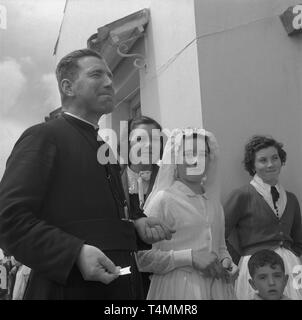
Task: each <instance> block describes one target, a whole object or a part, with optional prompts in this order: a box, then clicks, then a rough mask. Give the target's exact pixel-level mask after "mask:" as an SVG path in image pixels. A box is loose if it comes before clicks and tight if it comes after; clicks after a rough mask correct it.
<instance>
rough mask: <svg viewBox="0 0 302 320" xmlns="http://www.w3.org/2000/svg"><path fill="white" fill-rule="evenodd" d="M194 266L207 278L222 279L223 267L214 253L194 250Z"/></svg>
mask: <svg viewBox="0 0 302 320" xmlns="http://www.w3.org/2000/svg"><path fill="white" fill-rule="evenodd" d="M192 265H193V268H195V269H197V270H199V271H201V272H202V274H203V275H204V276H205V277H210V278H220V277H221V276H222V273H223V269H222V265H221V263H220V262H219V260H218V257H217V255H216V254H215V253H214V252H208V251H205V250H192Z"/></svg>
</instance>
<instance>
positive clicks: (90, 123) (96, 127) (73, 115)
mask: <svg viewBox="0 0 302 320" xmlns="http://www.w3.org/2000/svg"><path fill="white" fill-rule="evenodd" d="M64 113H65V114H67V115H69V116H71V117H73V118H76V119H78V120H80V121H83V122H85V123H87V124H89V125H91V126H92V127H93V129H94V130H98V129H99V126H98V125H95V124H94V123H92V122H90V121H87V120H85V119H83V118H81V117H79V116H76V115H75V114H72V113H70V112H67V111H64Z"/></svg>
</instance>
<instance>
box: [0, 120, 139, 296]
mask: <svg viewBox="0 0 302 320" xmlns="http://www.w3.org/2000/svg"><path fill="white" fill-rule="evenodd" d="M98 146H99V143H98V142H97V140H96V133H95V130H94V128H93V127H92V126H91V125H89V124H87V123H85V122H83V121H81V120H78V119H76V118H74V117H71V116H69V115H66V114H63V116H61V117H60V118H58V119H54V120H51V121H49V122H46V123H42V124H39V125H36V126H33V127H31V128H29V129H27V130H26V131H25V132H24V133H23V134H22V136H21V137H20V138H19V140H18V141H17V143H16V145H15V146H14V149H13V151H12V153H11V155H10V157H9V159H8V161H7V167H6V170H5V173H4V176H3V179H2V181H1V183H0V248H1V247H2V248H4V249H5V250H7V251H9V252H10V254H12V255H14V256H15V258H16V259H17V260H19V261H20V262H22V263H23V264H25V265H27V266H29V267H30V268H32V269H33V271H32V273H31V276H30V279H29V284H28V287H27V289H26V292H25V299H139V298H141V279H140V275H139V273H138V272H137V269H136V265H135V259H134V251H136V250H137V244H136V240H137V235H136V232H135V228H134V226H133V223H131V222H130V221H125V220H122V219H123V218H124V211H123V204H122V203H121V199H122V187H121V183H120V176H119V174H120V172H119V166H118V165H101V164H100V163H99V162H98V161H97V150H98ZM83 243H87V244H90V245H94V246H97V247H98V248H100V249H101V250H102V251H104V253H105V254H106V255H107V256H108V257H109V258H110V259H112V261H113V262H114V263H115V264H116V265H118V266H121V267H126V266H129V265H130V266H131V267H132V268H131V270H132V273H131V275H126V276H120V277H119V278H118V279H116V280H114V281H113V282H111V283H110V284H108V285H105V284H102V283H100V282H93V281H85V280H84V279H83V278H82V276H81V274H80V272H79V270H78V268H77V267H76V265H75V261H76V258H77V256H78V254H79V251H80V248H81V247H82V245H83Z"/></svg>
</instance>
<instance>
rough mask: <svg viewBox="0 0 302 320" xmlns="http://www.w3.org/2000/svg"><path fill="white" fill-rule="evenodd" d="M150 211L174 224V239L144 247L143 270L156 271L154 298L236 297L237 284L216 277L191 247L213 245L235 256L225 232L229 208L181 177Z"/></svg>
mask: <svg viewBox="0 0 302 320" xmlns="http://www.w3.org/2000/svg"><path fill="white" fill-rule="evenodd" d="M148 216H156V217H158V218H160V219H162V221H163V222H164V223H166V224H167V225H169V226H170V227H172V228H174V229H175V230H176V232H175V233H174V234H173V237H172V239H171V240H164V241H160V242H158V243H155V244H154V245H153V246H152V249H151V250H148V251H140V252H138V255H137V258H138V265H139V269H140V271H143V272H152V273H153V275H152V278H151V285H150V289H149V292H148V296H147V299H148V300H163V299H167V300H210V299H214V300H233V299H235V293H234V288H233V284H232V283H230V282H226V281H225V280H221V279H218V280H217V279H212V278H208V277H205V276H203V275H202V273H201V272H200V271H198V270H196V269H194V268H193V267H192V255H191V250H199V249H202V250H205V251H209V252H210V251H213V252H215V253H216V254H217V256H218V257H219V259H220V260H222V259H223V258H225V257H230V256H229V253H228V251H227V249H226V244H225V238H224V226H225V225H224V213H223V209H222V207H221V205H220V203H218V202H217V201H214V200H211V199H210V198H209V197H208V196H207V195H206V194H203V195H198V194H195V193H194V192H193V191H192V190H191V189H190V188H189V187H187V186H186V185H185V184H183V183H182V182H180V181H177V180H176V181H174V182H173V184H172V185H171V186H170V187H169V188H168V189H166V190H163V191H160V192H158V193H157V195H156V196H155V197H154V199H153V200H152V203H150V207H149V210H148Z"/></svg>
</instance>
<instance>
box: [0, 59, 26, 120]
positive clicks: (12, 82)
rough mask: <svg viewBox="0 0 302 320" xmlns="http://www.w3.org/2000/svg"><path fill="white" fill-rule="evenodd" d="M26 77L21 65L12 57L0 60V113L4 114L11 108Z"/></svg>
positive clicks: (7, 113)
mask: <svg viewBox="0 0 302 320" xmlns="http://www.w3.org/2000/svg"><path fill="white" fill-rule="evenodd" d="M25 84H26V78H25V76H24V74H23V73H22V70H21V65H20V64H19V63H18V62H17V61H16V60H14V59H12V58H7V59H6V60H4V61H3V62H0V92H1V98H0V102H1V103H0V115H2V116H6V115H9V113H10V112H11V111H12V110H13V108H14V106H15V104H16V102H17V100H18V98H19V96H20V94H21V93H22V90H23V89H24V87H25Z"/></svg>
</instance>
